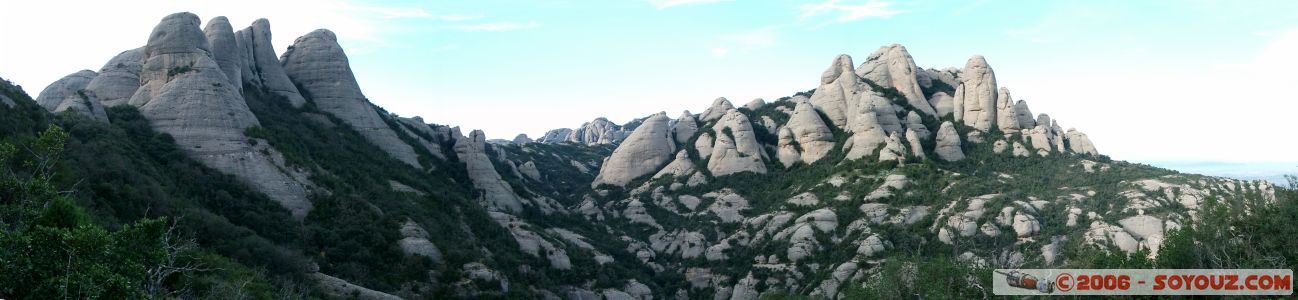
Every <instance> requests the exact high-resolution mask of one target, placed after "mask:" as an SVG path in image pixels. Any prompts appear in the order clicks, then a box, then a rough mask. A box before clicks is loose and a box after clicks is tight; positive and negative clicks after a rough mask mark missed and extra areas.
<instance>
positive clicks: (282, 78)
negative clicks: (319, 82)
mask: <svg viewBox="0 0 1298 300" xmlns="http://www.w3.org/2000/svg"><path fill="white" fill-rule="evenodd" d="M234 41H235V44H237V45H239V57H240V58H241V59H242V63H240V64H239V65H240V67H239V77H242V78H243V81H244V83H247V84H251V85H252V86H254V87H257V88H264V89H266V90H268V91H270V92H271V93H273V94H276V95H279V96H281V97H284V99H285V100H287V101H288V102H289V103H290V104H292V105H293V107H302V105H303V104H306V99H305V98H302V94H301V93H300V92H298V90H297V87H296V86H294V85H293V81H291V80H289V78H288V75H287V74H285V72H284V67H283V66H282V65H281V64H280V59H279V58H278V56H275V46H273V45H271V43H270V21H267V20H266V19H257V20H256V21H253V22H252V26H248V28H244V29H243V30H239V32H236V33H235V34H234Z"/></svg>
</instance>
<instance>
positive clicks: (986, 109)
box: [954, 55, 997, 131]
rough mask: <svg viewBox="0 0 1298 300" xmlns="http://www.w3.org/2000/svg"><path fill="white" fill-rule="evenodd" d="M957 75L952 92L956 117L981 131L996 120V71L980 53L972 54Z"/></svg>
mask: <svg viewBox="0 0 1298 300" xmlns="http://www.w3.org/2000/svg"><path fill="white" fill-rule="evenodd" d="M960 76H961V77H960V79H961V80H962V81H961V82H960V86H958V87H956V92H955V93H956V94H955V95H954V97H955V101H954V109H955V110H956V111H958V112H956V113H955V119H956V121H961V122H964V124H965V125H969V127H973V128H974V129H977V130H981V131H987V130H989V129H991V128H992V126H993V125H995V122H996V96H997V95H996V93H997V89H996V74H995V73H994V72H992V68H991V66H989V65H987V60H986V59H984V58H983V57H982V55H975V56H974V57H972V58H970V59H969V62H967V63H965V67H964V70H963V71H962V72H961V74H960Z"/></svg>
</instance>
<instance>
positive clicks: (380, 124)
mask: <svg viewBox="0 0 1298 300" xmlns="http://www.w3.org/2000/svg"><path fill="white" fill-rule="evenodd" d="M283 60H284V66H283V67H284V72H285V73H286V74H288V77H289V78H291V79H292V80H293V83H295V84H297V86H300V87H302V91H303V92H305V93H307V94H308V95H311V100H312V101H313V102H314V103H315V105H316V107H317V108H319V109H320V110H322V111H325V112H328V113H330V114H333V115H334V116H335V117H338V118H339V119H342V120H343V122H346V123H347V124H348V125H351V127H352V128H353V129H355V130H356V131H357V132H360V134H361V135H362V136H364V137H365V139H366V140H369V141H370V143H373V144H374V145H375V146H378V147H379V148H380V149H383V151H384V152H387V153H388V155H391V156H392V157H393V158H396V159H397V160H399V161H401V162H404V163H406V164H408V165H410V166H412V167H415V168H422V167H421V166H420V165H419V156H418V155H416V154H415V149H414V148H413V147H411V146H410V144H407V143H406V142H405V141H402V140H401V138H399V137H398V136H397V132H396V131H394V130H393V129H392V127H390V126H388V123H387V122H386V121H385V120H384V119H383V116H382V115H380V114H379V113H378V111H377V110H376V109H375V108H374V106H373V105H372V104H370V102H369V100H368V99H366V98H365V95H364V94H362V93H361V88H360V85H358V84H356V76H355V75H353V74H352V68H351V65H350V64H349V63H348V60H347V54H345V53H343V49H342V46H339V45H338V38H337V37H336V36H335V35H334V33H333V32H332V31H329V30H325V29H319V30H316V31H312V32H311V33H308V34H306V35H303V36H302V37H299V38H297V40H296V41H294V42H293V46H292V47H289V50H288V51H286V52H284V56H283Z"/></svg>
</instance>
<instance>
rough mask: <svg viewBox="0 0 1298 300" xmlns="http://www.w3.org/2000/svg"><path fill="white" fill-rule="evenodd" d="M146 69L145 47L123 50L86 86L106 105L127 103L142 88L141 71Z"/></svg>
mask: <svg viewBox="0 0 1298 300" xmlns="http://www.w3.org/2000/svg"><path fill="white" fill-rule="evenodd" d="M143 69H144V47H140V48H135V49H131V50H126V51H122V53H119V54H117V56H114V57H113V59H110V60H108V63H105V64H104V67H103V68H100V69H99V76H95V79H94V80H91V81H90V84H89V85H87V86H86V90H88V91H90V92H93V93H95V96H97V97H99V102H100V103H102V104H103V105H104V106H106V107H113V106H118V105H123V104H126V102H127V101H130V100H131V96H132V95H135V90H138V89H140V72H142V71H143Z"/></svg>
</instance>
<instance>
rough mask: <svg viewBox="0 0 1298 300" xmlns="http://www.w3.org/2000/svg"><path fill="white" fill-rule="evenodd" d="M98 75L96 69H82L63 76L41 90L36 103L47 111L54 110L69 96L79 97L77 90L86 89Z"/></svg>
mask: <svg viewBox="0 0 1298 300" xmlns="http://www.w3.org/2000/svg"><path fill="white" fill-rule="evenodd" d="M98 75H99V74H96V73H95V71H91V70H81V71H77V72H76V73H72V74H68V75H67V76H63V78H61V79H59V80H58V81H55V82H54V83H51V84H50V85H49V86H46V87H45V89H44V90H41V93H40V94H39V95H37V96H36V104H40V105H41V107H44V108H45V110H47V111H54V109H55V108H57V107H59V104H62V103H63V101H64V100H65V99H68V97H69V96H71V97H78V96H77V92H80V91H82V90H84V89H85V88H86V86H87V85H89V84H90V81H91V80H93V79H95V76H98Z"/></svg>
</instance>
